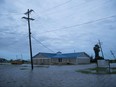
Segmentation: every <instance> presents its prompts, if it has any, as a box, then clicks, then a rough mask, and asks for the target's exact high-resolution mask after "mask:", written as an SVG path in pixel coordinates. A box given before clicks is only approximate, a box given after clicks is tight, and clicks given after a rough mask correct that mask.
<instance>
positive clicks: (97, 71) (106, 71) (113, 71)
mask: <svg viewBox="0 0 116 87" xmlns="http://www.w3.org/2000/svg"><path fill="white" fill-rule="evenodd" d="M76 72H80V73H84V74H116V67H114V68H111V69H110V72H109V68H99V67H95V68H88V69H83V70H76Z"/></svg>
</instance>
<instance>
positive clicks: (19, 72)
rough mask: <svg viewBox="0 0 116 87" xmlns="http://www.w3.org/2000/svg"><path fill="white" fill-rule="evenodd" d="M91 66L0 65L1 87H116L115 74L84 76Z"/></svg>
mask: <svg viewBox="0 0 116 87" xmlns="http://www.w3.org/2000/svg"><path fill="white" fill-rule="evenodd" d="M95 66H96V65H95V64H89V65H70V66H69V65H68V66H51V65H50V66H44V67H43V66H41V67H39V66H34V70H33V71H32V70H31V67H30V65H10V64H9V65H0V87H116V83H115V81H116V75H115V74H112V75H110V74H83V73H79V72H76V70H78V69H86V68H92V67H95Z"/></svg>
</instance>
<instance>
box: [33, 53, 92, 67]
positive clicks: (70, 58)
mask: <svg viewBox="0 0 116 87" xmlns="http://www.w3.org/2000/svg"><path fill="white" fill-rule="evenodd" d="M33 63H34V64H38V65H42V64H43V65H48V64H51V65H52V64H56V65H57V64H87V63H90V56H89V55H88V54H87V53H85V52H77V53H64V54H62V53H61V52H57V53H41V52H40V53H38V54H36V55H35V56H34V57H33Z"/></svg>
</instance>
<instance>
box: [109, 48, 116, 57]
mask: <svg viewBox="0 0 116 87" xmlns="http://www.w3.org/2000/svg"><path fill="white" fill-rule="evenodd" d="M110 52H111V54H112V56H113V57H114V58H115V59H116V57H115V55H114V53H113V52H112V50H110Z"/></svg>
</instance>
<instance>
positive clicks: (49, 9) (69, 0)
mask: <svg viewBox="0 0 116 87" xmlns="http://www.w3.org/2000/svg"><path fill="white" fill-rule="evenodd" d="M71 1H72V0H68V1H66V2H64V3H61V4H59V5H56V6H54V7H52V8H48V9H46V10H44V11H43V12H48V11H51V10H53V9H55V8H58V7H61V6H63V5H65V4H67V3H69V2H71Z"/></svg>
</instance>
